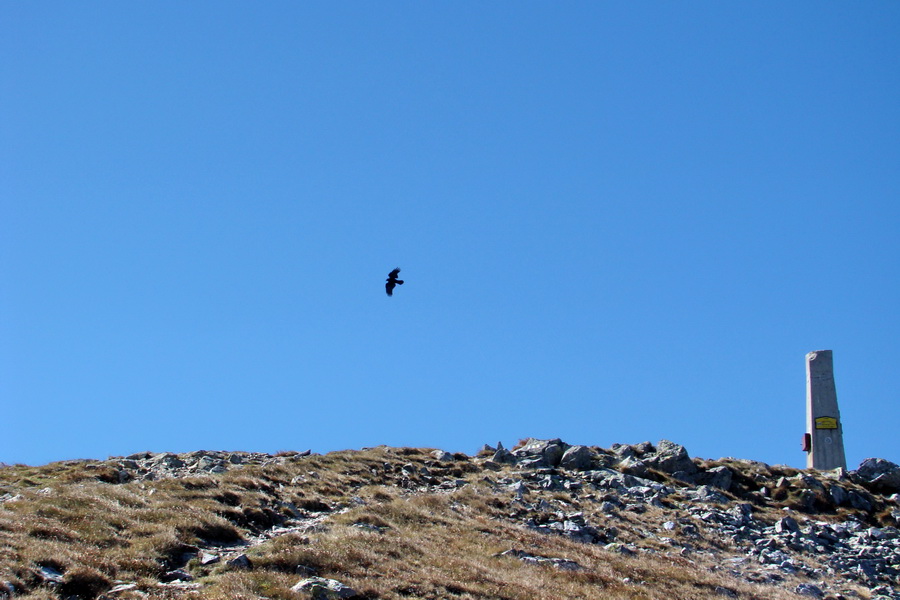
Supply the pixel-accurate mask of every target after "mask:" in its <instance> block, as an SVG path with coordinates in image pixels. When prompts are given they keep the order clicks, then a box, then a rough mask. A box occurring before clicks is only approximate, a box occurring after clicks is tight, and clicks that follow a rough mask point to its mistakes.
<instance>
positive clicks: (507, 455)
mask: <svg viewBox="0 0 900 600" xmlns="http://www.w3.org/2000/svg"><path fill="white" fill-rule="evenodd" d="M491 460H492V461H493V462H495V463H498V464H504V463H514V462H516V457H515V456H513V455H512V452H510V451H509V450H507V449H506V448H498V449H497V451H496V452H495V453H494V456H493V457H491Z"/></svg>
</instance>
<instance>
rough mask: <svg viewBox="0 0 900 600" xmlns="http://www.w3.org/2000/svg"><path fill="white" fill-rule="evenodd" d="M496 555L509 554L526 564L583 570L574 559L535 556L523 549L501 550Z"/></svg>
mask: <svg viewBox="0 0 900 600" xmlns="http://www.w3.org/2000/svg"><path fill="white" fill-rule="evenodd" d="M498 556H509V557H512V558H517V559H519V560H521V561H522V562H524V563H527V564H532V565H542V566H551V567H556V568H557V569H562V570H563V571H583V570H585V569H584V567H582V566H581V565H580V564H578V563H577V562H575V561H574V560H569V559H566V558H555V557H550V556H536V555H534V554H531V553H530V552H525V551H524V550H516V549H512V550H507V551H506V552H501V553H500V554H498Z"/></svg>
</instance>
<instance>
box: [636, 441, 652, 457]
mask: <svg viewBox="0 0 900 600" xmlns="http://www.w3.org/2000/svg"><path fill="white" fill-rule="evenodd" d="M632 448H633V449H634V451H635V452H636V453H637V455H638V456H643V455H645V454H649V453H651V452H656V451H657V448H654V447H653V444H652V443H650V442H641V443H640V444H635V445H634V446H632Z"/></svg>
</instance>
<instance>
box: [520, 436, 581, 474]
mask: <svg viewBox="0 0 900 600" xmlns="http://www.w3.org/2000/svg"><path fill="white" fill-rule="evenodd" d="M568 448H569V445H568V444H566V443H564V442H563V441H562V440H560V439H554V440H536V439H534V438H529V439H528V440H527V441H526V442H525V444H524V445H523V446H521V447H519V448H516V449H515V450H513V452H512V454H513V456H515V457H516V462H517V463H518V464H520V465H522V466H525V467H533V468H539V467H558V466H559V462H560V461H561V460H562V457H563V454H565V452H566V450H567V449H568Z"/></svg>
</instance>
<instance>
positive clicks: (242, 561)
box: [225, 554, 253, 571]
mask: <svg viewBox="0 0 900 600" xmlns="http://www.w3.org/2000/svg"><path fill="white" fill-rule="evenodd" d="M225 564H226V565H228V568H229V569H236V570H242V571H247V570H250V569H252V568H253V563H252V562H251V561H250V557H249V556H247V555H246V554H241V555H239V556H237V557H235V558H232V559H231V560H229V561H228V562H226V563H225Z"/></svg>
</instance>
